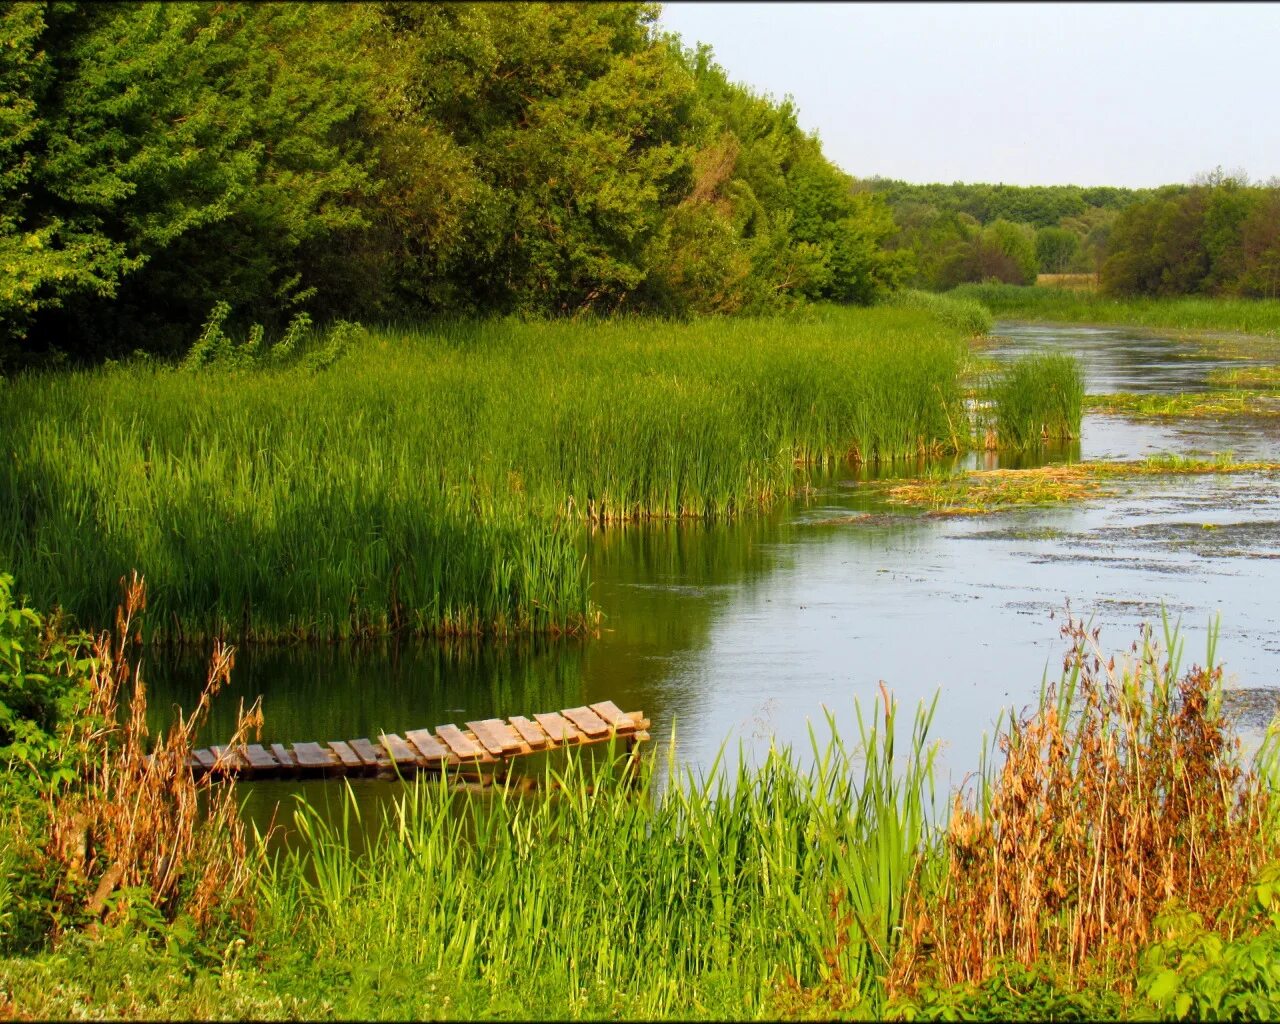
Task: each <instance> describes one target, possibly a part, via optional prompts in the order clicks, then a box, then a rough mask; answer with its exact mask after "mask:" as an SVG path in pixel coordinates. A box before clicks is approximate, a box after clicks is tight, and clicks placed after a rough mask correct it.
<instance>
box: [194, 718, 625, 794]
mask: <svg viewBox="0 0 1280 1024" xmlns="http://www.w3.org/2000/svg"><path fill="white" fill-rule="evenodd" d="M648 728H649V719H647V718H645V717H644V712H642V711H622V710H620V709H619V708H618V706H617V705H616V704H614V703H613V701H610V700H606V701H601V702H600V703H598V704H592V705H591V706H590V707H579V708H565V709H563V710H562V711H559V712H551V713H549V714H538V715H534V716H533V719H532V720H530V719H528V718H525V717H524V716H522V715H512V716H511V718H510V720H503V719H501V718H485V719H477V720H476V721H472V722H467V723H466V728H465V729H464V728H460V727H458V726H456V725H439V726H436V729H435V732H434V733H433V732H431V731H430V730H428V729H411V730H409V731H407V732H406V733H405V734H404V735H403V736H398V735H396V734H395V733H384V734H382V735H380V736H378V737H377V739H376V740H373V741H371V740H369V738H368V737H361V738H359V739H351V740H328V741H326V742H324V743H295V744H293V747H292V749H290V748H289V747H287V746H286V745H285V744H283V743H272V744H271V747H270V749H269V750H268V749H267V748H265V747H263V746H262V745H260V744H257V743H252V744H249V745H247V746H243V747H237V748H234V749H232V748H231V747H225V746H211V747H209V748H208V749H200V750H194V751H192V753H191V756H190V757H189V758H188V759H187V764H188V766H189V767H190V768H191V771H192V772H193V773H194V774H195V775H196V776H202V775H213V776H229V775H234V776H237V777H239V778H245V779H270V778H295V777H298V776H311V777H316V776H319V777H324V778H329V777H339V776H351V775H381V776H391V775H395V774H400V775H412V774H414V773H416V772H420V771H433V772H439V771H441V770H443V769H445V768H454V767H456V768H460V769H464V770H466V769H473V770H477V771H478V770H480V769H482V768H483V767H484V766H492V765H506V764H508V763H509V762H510V761H511V759H512V758H516V757H521V756H523V755H525V754H535V753H542V752H544V751H548V750H557V749H560V748H563V747H572V746H586V745H589V744H593V743H607V742H608V741H609V740H611V739H614V738H617V739H619V740H621V741H623V743H624V744H625V748H626V750H627V751H628V752H630V751H632V750H634V749H635V746H636V744H638V743H642V742H644V741H645V740H647V739H648V738H649V733H648V732H647V730H648Z"/></svg>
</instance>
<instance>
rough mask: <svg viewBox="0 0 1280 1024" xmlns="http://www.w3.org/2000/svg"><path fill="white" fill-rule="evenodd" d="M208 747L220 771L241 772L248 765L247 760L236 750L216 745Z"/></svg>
mask: <svg viewBox="0 0 1280 1024" xmlns="http://www.w3.org/2000/svg"><path fill="white" fill-rule="evenodd" d="M209 749H210V750H211V751H212V752H213V756H214V757H216V758H217V759H218V761H219V767H220V770H221V771H224V772H242V771H244V770H245V769H246V768H248V767H249V762H248V761H247V760H245V759H244V758H243V757H241V756H240V752H239V751H238V750H233V749H232V748H231V747H223V746H216V745H215V746H211V747H210V748H209Z"/></svg>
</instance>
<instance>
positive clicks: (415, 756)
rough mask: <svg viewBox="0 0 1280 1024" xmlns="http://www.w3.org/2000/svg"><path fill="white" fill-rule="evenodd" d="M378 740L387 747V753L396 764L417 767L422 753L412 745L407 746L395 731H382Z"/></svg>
mask: <svg viewBox="0 0 1280 1024" xmlns="http://www.w3.org/2000/svg"><path fill="white" fill-rule="evenodd" d="M378 742H379V743H381V744H382V745H383V746H384V747H386V749H387V753H388V754H390V755H391V759H392V760H393V761H395V763H396V764H398V765H412V766H413V767H415V768H417V767H418V763H419V761H421V759H422V755H421V754H419V753H418V752H417V751H416V750H414V749H413V747H411V746H409V744H407V743H406V742H405V741H404V740H403V739H401V738H400V737H399V736H397V735H396V734H395V733H393V732H391V733H383V734H382V735H380V736H379V737H378Z"/></svg>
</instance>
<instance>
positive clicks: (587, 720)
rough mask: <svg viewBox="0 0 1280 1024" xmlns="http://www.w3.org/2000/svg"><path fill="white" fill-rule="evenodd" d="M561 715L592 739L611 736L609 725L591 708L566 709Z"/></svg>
mask: <svg viewBox="0 0 1280 1024" xmlns="http://www.w3.org/2000/svg"><path fill="white" fill-rule="evenodd" d="M560 714H562V715H564V717H565V718H567V719H569V721H571V722H572V723H573V724H574V725H575V726H577V728H578V729H579V730H580V731H582V732H584V733H586V734H587V735H588V736H589V737H591V738H592V739H594V738H595V737H597V736H608V735H609V726H608V724H607V723H606V722H605V721H604V719H602V718H601V717H600V716H599V715H597V714H596V713H595V712H594V711H592V710H591V709H590V708H565V709H564V710H562V711H561V712H560Z"/></svg>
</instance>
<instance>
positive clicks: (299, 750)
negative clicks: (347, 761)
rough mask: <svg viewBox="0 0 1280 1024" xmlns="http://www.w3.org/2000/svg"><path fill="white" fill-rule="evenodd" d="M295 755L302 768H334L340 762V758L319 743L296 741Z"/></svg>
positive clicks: (294, 746)
mask: <svg viewBox="0 0 1280 1024" xmlns="http://www.w3.org/2000/svg"><path fill="white" fill-rule="evenodd" d="M293 756H294V757H296V758H297V759H298V765H299V767H302V768H333V767H336V766H337V764H338V759H337V758H336V757H335V756H334V755H333V754H332V753H331V752H330V751H328V750H325V749H324V747H322V746H320V744H319V743H295V744H294V745H293Z"/></svg>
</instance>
